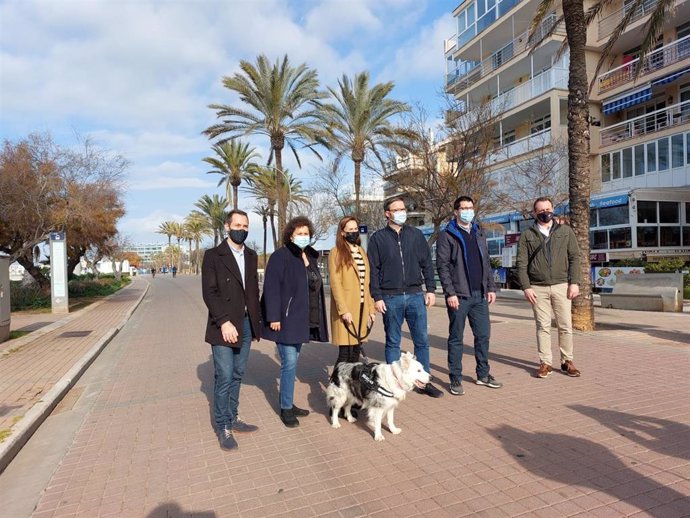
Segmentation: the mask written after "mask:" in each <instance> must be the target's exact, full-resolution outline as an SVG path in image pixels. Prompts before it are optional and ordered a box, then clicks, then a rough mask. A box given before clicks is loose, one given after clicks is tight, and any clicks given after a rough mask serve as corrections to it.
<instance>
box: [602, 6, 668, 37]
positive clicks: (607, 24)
mask: <svg viewBox="0 0 690 518" xmlns="http://www.w3.org/2000/svg"><path fill="white" fill-rule="evenodd" d="M658 3H659V0H645V1H644V2H642V4H641V5H640V6H639V7H638V8H637V9H635V12H634V13H633V15H632V18H630V22H629V24H630V23H633V22H636V21H637V20H639V19H640V18H644V17H645V16H647V15H648V14H649V13H651V12H652V11H653V10H654V8H655V7H656V5H657V4H658ZM631 8H632V5H630V4H628V5H624V6H623V7H622V8H620V9H619V10H618V11H616V12H614V13H611V14H609V15H608V16H607V17H606V18H602V19H601V20H600V21H599V39H600V40H603V39H604V38H606V37H607V36H609V35H610V34H611V33H612V32H613V30H614V29H615V28H616V27H617V26H618V24H619V23H620V22H621V20H622V19H623V17H624V16H625V15H626V14H628V12H629V11H630V9H631Z"/></svg>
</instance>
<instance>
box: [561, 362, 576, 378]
mask: <svg viewBox="0 0 690 518" xmlns="http://www.w3.org/2000/svg"><path fill="white" fill-rule="evenodd" d="M561 370H562V371H563V372H565V373H566V374H567V375H568V376H570V377H571V378H577V377H579V376H580V371H579V370H577V369H576V368H575V364H573V361H572V360H566V361H564V362H562V363H561Z"/></svg>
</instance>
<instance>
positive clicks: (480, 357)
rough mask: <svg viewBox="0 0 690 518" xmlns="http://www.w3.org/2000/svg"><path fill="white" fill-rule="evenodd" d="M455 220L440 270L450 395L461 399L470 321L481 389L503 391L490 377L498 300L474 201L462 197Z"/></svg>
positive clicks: (440, 244) (442, 248) (440, 253)
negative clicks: (492, 320)
mask: <svg viewBox="0 0 690 518" xmlns="http://www.w3.org/2000/svg"><path fill="white" fill-rule="evenodd" d="M453 209H454V211H453V212H454V214H455V218H454V219H452V220H451V221H450V222H449V223H448V225H447V226H446V228H445V230H444V231H443V232H441V233H440V234H439V237H438V241H437V242H436V267H437V269H438V276H439V278H440V280H441V286H443V293H444V295H445V297H446V307H447V310H448V319H449V325H448V370H449V371H450V393H451V394H453V395H455V396H460V395H462V394H464V393H465V391H464V389H463V388H462V350H463V341H462V335H463V333H464V331H465V321H466V320H467V319H469V321H470V327H471V328H472V333H473V334H474V357H475V359H476V361H477V368H476V373H477V381H476V383H477V385H483V386H485V387H490V388H501V387H502V386H503V384H502V383H500V382H498V381H497V380H496V379H495V378H494V377H493V376H492V375H491V374H489V370H490V369H489V337H490V335H491V324H490V321H489V304H493V302H494V301H495V300H496V286H495V284H494V280H493V275H492V272H491V263H490V261H489V249H488V246H487V244H486V237H485V236H484V232H483V231H482V229H481V228H480V227H479V225H477V224H476V223H475V222H474V201H473V200H472V198H470V197H469V196H460V197H459V198H458V199H456V200H455V202H454V204H453Z"/></svg>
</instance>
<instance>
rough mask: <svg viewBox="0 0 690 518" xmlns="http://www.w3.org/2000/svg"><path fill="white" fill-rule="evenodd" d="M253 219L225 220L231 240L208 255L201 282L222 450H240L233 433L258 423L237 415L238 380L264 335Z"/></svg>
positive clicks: (233, 214) (242, 215) (237, 215)
mask: <svg viewBox="0 0 690 518" xmlns="http://www.w3.org/2000/svg"><path fill="white" fill-rule="evenodd" d="M248 229H249V217H248V216H247V213H246V212H244V211H241V210H232V211H230V212H229V213H228V216H227V219H226V221H225V230H226V231H227V232H228V236H229V237H228V239H226V240H225V241H223V242H222V243H220V244H219V245H218V246H217V247H215V248H211V249H209V250H207V251H206V253H205V254H204V262H203V266H202V269H201V285H202V292H203V296H204V302H205V303H206V307H208V322H207V324H206V342H208V343H209V344H211V350H212V353H213V366H214V370H215V381H214V385H213V417H214V420H215V425H216V433H217V434H218V440H219V442H220V446H221V448H223V449H225V450H232V449H235V448H237V441H236V440H235V438H234V435H233V434H234V433H248V432H253V431H255V430H257V427H256V426H254V425H250V424H247V423H245V422H244V421H242V420H241V419H240V418H239V416H238V410H237V409H238V405H239V397H240V384H241V383H242V376H243V375H244V370H245V367H246V365H247V358H248V357H249V349H250V346H251V341H252V338H254V339H255V340H259V338H260V325H261V324H260V317H259V314H260V313H259V278H258V275H257V255H256V252H255V251H254V250H252V249H251V248H248V247H246V246H244V241H245V240H246V239H247V234H248Z"/></svg>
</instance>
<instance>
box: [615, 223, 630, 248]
mask: <svg viewBox="0 0 690 518" xmlns="http://www.w3.org/2000/svg"><path fill="white" fill-rule="evenodd" d="M609 241H610V243H611V245H610V246H611V249H614V248H631V247H632V232H631V231H630V227H624V228H612V229H610V230H609Z"/></svg>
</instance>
